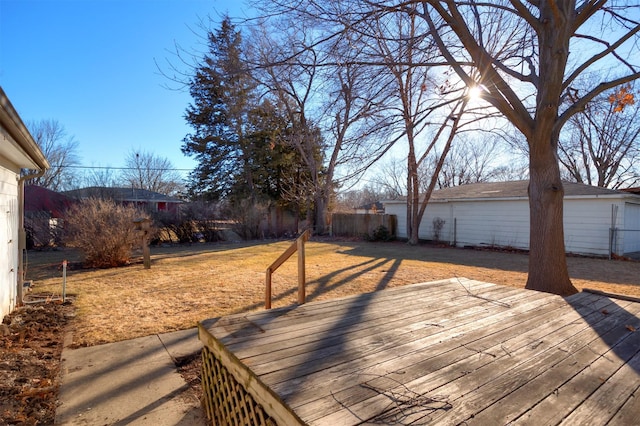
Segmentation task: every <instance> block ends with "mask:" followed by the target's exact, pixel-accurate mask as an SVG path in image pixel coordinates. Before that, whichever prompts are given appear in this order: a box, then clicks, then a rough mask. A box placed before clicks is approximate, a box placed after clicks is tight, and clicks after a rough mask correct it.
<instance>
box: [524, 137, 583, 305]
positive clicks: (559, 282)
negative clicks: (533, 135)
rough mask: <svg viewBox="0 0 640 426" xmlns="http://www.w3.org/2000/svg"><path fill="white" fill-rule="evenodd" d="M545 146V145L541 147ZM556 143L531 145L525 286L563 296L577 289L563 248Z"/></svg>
mask: <svg viewBox="0 0 640 426" xmlns="http://www.w3.org/2000/svg"><path fill="white" fill-rule="evenodd" d="M542 145H546V146H544V147H542V149H541V146H542ZM553 145H554V144H553V143H549V144H539V143H538V144H530V146H535V147H536V149H531V151H530V168H529V212H530V218H531V222H530V223H531V229H530V237H529V277H528V279H527V285H526V288H528V289H531V290H538V291H544V292H547V293H555V294H560V295H564V296H566V295H570V294H573V293H577V291H578V290H576V288H575V287H574V286H573V284H571V279H570V278H569V272H568V270H567V261H566V254H565V247H564V226H563V199H564V188H563V186H562V181H561V179H560V167H559V165H558V160H557V158H556V155H555V150H554V149H553Z"/></svg>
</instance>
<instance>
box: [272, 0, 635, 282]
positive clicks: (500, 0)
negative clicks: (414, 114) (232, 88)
mask: <svg viewBox="0 0 640 426" xmlns="http://www.w3.org/2000/svg"><path fill="white" fill-rule="evenodd" d="M273 3H275V4H276V5H277V9H278V10H280V11H285V12H287V13H290V12H291V11H295V13H296V14H298V15H300V16H309V17H312V19H313V20H315V21H318V22H321V23H323V25H324V27H323V30H324V29H325V28H329V30H325V32H323V33H322V34H321V35H320V36H319V37H318V38H317V41H316V45H320V44H322V43H323V41H324V40H333V38H335V37H342V36H344V34H345V33H347V32H350V31H356V32H359V31H362V29H361V28H362V26H360V25H358V24H359V23H362V22H366V21H368V20H371V19H375V18H376V16H380V15H384V14H389V13H392V12H394V11H400V12H402V13H406V14H409V15H414V16H418V17H420V19H422V20H423V21H424V22H425V23H426V24H427V25H428V30H427V31H428V35H429V36H430V37H432V38H433V40H434V41H435V42H436V44H437V45H438V47H439V50H440V53H441V57H440V58H434V60H432V61H427V62H424V63H422V64H414V65H419V66H435V65H442V64H446V65H448V66H450V67H451V68H452V69H453V70H454V72H455V74H456V76H457V78H458V79H459V80H461V81H462V82H463V83H464V84H465V85H466V86H468V87H470V88H471V87H478V88H480V89H481V90H482V92H483V99H484V100H485V101H486V102H487V104H488V105H489V106H491V107H493V108H495V109H496V110H497V111H499V112H500V113H501V114H502V116H503V117H504V118H505V119H506V120H508V121H509V122H510V123H511V124H512V125H513V126H514V127H515V128H517V129H518V131H519V132H520V133H521V134H522V135H523V137H524V139H526V141H527V145H528V153H529V158H528V160H529V206H530V217H531V226H530V228H531V231H530V256H529V276H528V279H527V288H530V289H535V290H540V291H547V292H552V293H557V294H571V293H575V292H576V291H577V290H576V288H575V287H574V286H573V285H572V283H571V280H570V278H569V273H568V270H567V263H566V255H565V247H564V229H563V197H564V189H563V186H562V181H561V172H560V166H559V162H558V142H559V137H560V133H561V130H562V128H563V126H564V125H565V124H566V123H567V122H568V121H569V119H570V118H571V117H572V116H574V115H575V114H576V113H578V112H579V111H581V110H582V109H583V108H584V107H585V106H586V105H587V103H588V102H590V101H591V100H593V99H594V98H595V97H596V96H598V95H599V94H600V93H603V92H605V91H607V90H610V89H612V88H614V87H617V86H620V85H621V84H624V83H627V82H630V81H633V80H635V79H637V78H638V77H640V65H638V63H637V60H638V57H640V55H639V54H638V46H639V37H638V35H639V32H640V22H638V19H637V16H638V13H637V12H638V9H639V8H640V5H638V4H637V2H636V3H632V2H627V1H626V0H612V1H609V2H607V1H603V0H584V1H582V2H579V3H577V2H575V1H569V0H566V1H565V0H562V1H558V0H544V1H529V2H523V1H521V0H496V1H491V2H479V1H476V0H470V1H455V0H422V1H417V0H416V1H406V2H392V1H382V0H370V1H366V2H361V1H356V0H342V1H340V0H335V1H332V2H317V1H300V0H295V1H294V0H278V1H276V2H273ZM330 31H332V32H330ZM370 35H371V37H376V36H377V35H376V34H370ZM571 52H573V54H571ZM570 54H571V56H570ZM381 65H382V64H381ZM596 75H597V76H598V80H597V81H598V82H597V83H595V84H592V85H590V86H589V87H588V88H587V89H586V90H585V91H584V92H583V93H581V94H580V95H579V96H577V97H575V99H573V100H571V101H570V102H566V99H567V98H568V95H569V94H570V93H571V92H572V91H573V88H574V87H577V86H578V85H580V84H581V83H582V82H581V80H583V79H585V80H588V77H589V76H596ZM580 87H583V86H580Z"/></svg>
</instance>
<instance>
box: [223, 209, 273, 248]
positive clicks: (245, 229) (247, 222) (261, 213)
mask: <svg viewBox="0 0 640 426" xmlns="http://www.w3.org/2000/svg"><path fill="white" fill-rule="evenodd" d="M267 212H268V208H267V206H266V205H264V204H260V203H258V202H255V203H251V202H250V201H249V200H241V201H240V202H237V203H235V204H233V205H231V206H230V208H229V215H230V217H231V218H232V220H233V221H234V223H233V226H232V229H233V231H234V232H235V233H236V234H238V235H240V236H241V237H242V238H243V239H245V240H254V239H258V238H260V237H263V235H262V232H261V230H260V224H261V222H262V221H263V220H264V218H265V216H266V215H267Z"/></svg>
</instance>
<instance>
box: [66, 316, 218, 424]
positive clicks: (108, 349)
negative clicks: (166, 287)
mask: <svg viewBox="0 0 640 426" xmlns="http://www.w3.org/2000/svg"><path fill="white" fill-rule="evenodd" d="M201 347H202V344H201V343H200V341H199V340H198V336H197V329H195V328H194V329H190V330H183V331H177V332H174V333H167V334H160V335H152V336H147V337H140V338H138V339H133V340H126V341H123V342H117V343H109V344H106V345H99V346H91V347H87V348H80V349H68V348H65V349H63V351H62V364H61V369H62V371H61V375H62V383H61V386H60V392H59V403H60V405H59V406H58V409H57V410H56V422H55V424H57V425H153V426H165V425H167V426H169V425H184V426H186V425H194V426H197V425H204V424H206V418H205V416H204V414H203V411H202V409H201V408H200V402H199V401H198V400H197V399H196V398H194V397H193V395H191V394H189V393H188V392H185V391H187V390H188V385H187V383H186V382H185V381H184V379H183V378H182V376H180V374H179V373H178V371H177V369H176V366H175V364H174V360H175V359H177V358H181V357H184V356H188V355H193V354H194V353H196V352H198V351H199V350H200V349H201Z"/></svg>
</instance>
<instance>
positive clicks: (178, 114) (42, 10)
mask: <svg viewBox="0 0 640 426" xmlns="http://www.w3.org/2000/svg"><path fill="white" fill-rule="evenodd" d="M227 12H228V13H229V15H231V16H245V15H246V11H245V10H243V7H242V2H241V0H237V1H230V0H90V1H89V0H57V1H56V0H0V85H1V86H2V88H3V89H4V91H5V93H6V94H7V96H8V97H9V99H10V100H11V102H12V104H13V106H14V108H15V109H16V110H17V111H18V113H19V114H20V116H21V117H22V119H23V120H24V121H39V120H41V119H53V120H57V121H58V122H59V123H60V124H62V125H63V126H64V127H65V128H66V130H67V133H68V134H70V135H73V136H75V138H76V140H77V141H78V143H79V152H78V155H79V157H80V161H81V164H82V165H86V166H110V167H120V166H124V158H125V157H126V155H127V154H128V153H129V152H130V151H131V150H132V149H141V150H143V151H146V152H151V153H153V154H155V155H158V156H161V157H166V158H168V159H169V160H171V162H172V163H173V165H174V166H175V167H176V168H180V169H183V168H184V169H192V168H193V167H194V166H195V162H194V161H193V160H192V159H190V158H188V157H185V156H184V155H183V154H182V152H181V151H180V147H181V145H182V138H183V137H184V136H185V135H186V134H187V133H188V132H189V130H190V129H189V127H188V126H187V125H186V123H185V121H184V118H183V115H184V111H185V109H186V107H187V105H188V104H189V102H190V100H191V98H190V96H189V94H188V93H186V92H185V91H182V92H180V91H172V90H168V89H167V88H165V87H164V86H166V85H171V82H170V81H169V80H168V79H167V78H166V77H164V76H162V75H161V73H160V72H159V70H158V67H157V66H156V62H157V63H158V64H161V68H164V69H167V70H168V67H167V66H166V63H167V60H168V61H171V62H172V63H174V64H176V65H180V62H179V61H178V60H177V59H176V58H175V57H174V56H173V55H172V53H171V52H173V51H174V50H175V44H176V43H177V44H178V45H180V46H182V48H184V49H185V50H187V51H195V50H200V51H202V47H203V44H202V39H201V36H203V35H204V31H203V30H201V29H199V27H198V23H199V21H200V19H201V18H205V19H206V18H207V16H211V17H212V18H214V19H216V20H217V21H219V18H218V17H219V15H220V13H227ZM216 27H217V26H215V27H214V28H216ZM194 31H196V33H195V34H194ZM173 86H174V87H175V84H173Z"/></svg>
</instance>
